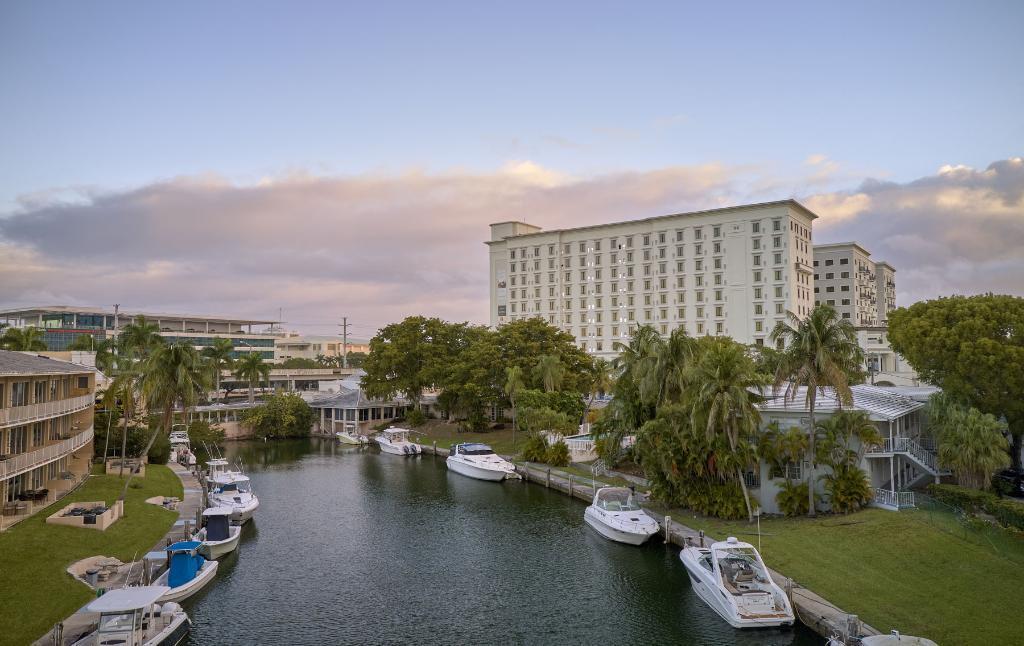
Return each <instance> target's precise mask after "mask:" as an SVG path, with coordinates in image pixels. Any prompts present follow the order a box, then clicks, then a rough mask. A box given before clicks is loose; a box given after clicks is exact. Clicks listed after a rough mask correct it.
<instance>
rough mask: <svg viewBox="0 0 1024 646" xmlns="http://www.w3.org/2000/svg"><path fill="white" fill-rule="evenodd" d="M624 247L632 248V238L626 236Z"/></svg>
mask: <svg viewBox="0 0 1024 646" xmlns="http://www.w3.org/2000/svg"><path fill="white" fill-rule="evenodd" d="M626 246H627V247H632V246H633V236H626Z"/></svg>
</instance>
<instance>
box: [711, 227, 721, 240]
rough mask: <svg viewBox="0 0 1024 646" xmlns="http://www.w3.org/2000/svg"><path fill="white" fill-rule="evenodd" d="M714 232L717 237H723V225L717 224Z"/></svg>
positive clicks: (713, 229)
mask: <svg viewBox="0 0 1024 646" xmlns="http://www.w3.org/2000/svg"><path fill="white" fill-rule="evenodd" d="M712 232H713V233H712V235H714V236H715V237H716V238H720V237H722V227H720V226H715V227H714V228H712Z"/></svg>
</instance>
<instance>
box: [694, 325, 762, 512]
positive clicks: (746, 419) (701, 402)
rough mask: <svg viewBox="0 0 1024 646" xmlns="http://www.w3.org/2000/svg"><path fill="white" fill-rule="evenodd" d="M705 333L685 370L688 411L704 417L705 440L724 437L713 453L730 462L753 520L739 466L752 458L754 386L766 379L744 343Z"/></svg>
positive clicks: (756, 416)
mask: <svg viewBox="0 0 1024 646" xmlns="http://www.w3.org/2000/svg"><path fill="white" fill-rule="evenodd" d="M707 338H708V339H709V341H708V342H707V346H708V347H707V348H706V349H705V350H704V351H703V352H702V353H701V355H700V358H699V359H698V361H697V362H696V364H695V365H693V366H692V367H691V368H690V369H689V372H690V373H691V374H690V375H689V383H690V384H692V388H691V392H690V393H689V397H690V399H691V400H692V410H693V416H694V418H696V419H701V420H706V421H705V433H706V434H707V436H708V439H709V440H710V439H712V438H714V437H715V436H718V435H720V436H723V437H724V438H725V439H726V440H727V442H728V447H729V450H728V451H727V452H725V453H723V454H719V455H718V456H717V458H718V460H720V461H722V460H724V459H726V458H728V459H729V460H730V461H731V462H732V467H733V470H734V473H735V475H736V482H737V484H738V485H739V487H740V490H741V491H742V492H743V500H744V503H745V505H746V508H747V517H748V520H751V521H752V520H753V519H754V510H753V507H752V506H751V504H750V494H749V492H748V491H747V485H746V482H745V481H744V479H743V471H744V468H745V467H747V466H749V465H750V464H751V462H752V457H753V448H752V443H751V440H752V438H753V437H754V436H755V435H756V433H757V430H758V427H759V426H760V424H761V413H760V411H759V410H758V408H757V404H758V402H759V401H760V396H759V395H755V394H754V391H757V390H760V388H761V387H762V386H765V385H767V383H766V380H765V379H764V378H763V376H762V375H761V374H760V373H758V372H757V368H756V367H755V365H754V362H753V361H752V360H751V359H750V357H749V356H748V355H747V353H746V348H745V347H744V346H742V345H740V344H739V343H736V342H735V341H733V340H732V339H729V338H726V337H707Z"/></svg>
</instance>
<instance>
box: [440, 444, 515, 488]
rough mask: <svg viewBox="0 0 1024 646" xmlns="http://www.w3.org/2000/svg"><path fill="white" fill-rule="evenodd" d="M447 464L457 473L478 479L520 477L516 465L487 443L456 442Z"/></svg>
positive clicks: (494, 479)
mask: <svg viewBox="0 0 1024 646" xmlns="http://www.w3.org/2000/svg"><path fill="white" fill-rule="evenodd" d="M445 464H447V465H448V468H449V469H450V470H452V471H454V472H455V473H460V474H462V475H464V476H469V477H470V478H476V479H477V480H492V481H499V480H504V479H505V478H518V477H519V474H517V473H516V465H514V464H512V463H511V462H509V461H508V460H506V459H505V458H503V457H501V456H500V455H498V454H496V453H495V452H494V451H493V450H492V449H491V447H489V446H487V445H486V444H473V443H463V444H456V445H455V446H453V447H452V451H451V453H450V454H449V455H448V459H447V460H445Z"/></svg>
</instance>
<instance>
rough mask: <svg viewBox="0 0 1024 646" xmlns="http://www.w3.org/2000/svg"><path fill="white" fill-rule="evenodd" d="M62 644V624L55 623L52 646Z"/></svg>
mask: <svg viewBox="0 0 1024 646" xmlns="http://www.w3.org/2000/svg"><path fill="white" fill-rule="evenodd" d="M63 644H64V623H63V622H57V624H56V625H55V626H54V627H53V646H62V645H63Z"/></svg>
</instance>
